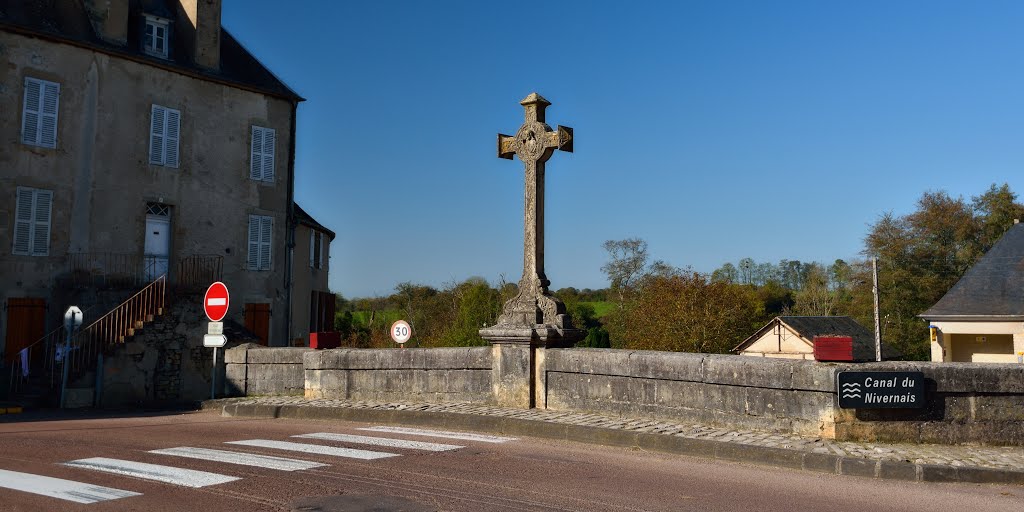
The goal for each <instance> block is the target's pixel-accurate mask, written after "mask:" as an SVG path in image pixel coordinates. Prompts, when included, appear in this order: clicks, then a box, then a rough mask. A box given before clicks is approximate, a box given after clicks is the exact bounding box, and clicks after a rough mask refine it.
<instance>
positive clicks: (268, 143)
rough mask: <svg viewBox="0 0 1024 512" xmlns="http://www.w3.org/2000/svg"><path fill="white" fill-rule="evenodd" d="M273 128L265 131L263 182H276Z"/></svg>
mask: <svg viewBox="0 0 1024 512" xmlns="http://www.w3.org/2000/svg"><path fill="white" fill-rule="evenodd" d="M275 138H276V134H275V133H274V130H273V129H272V128H264V129H263V181H270V182H273V181H274V141H275Z"/></svg>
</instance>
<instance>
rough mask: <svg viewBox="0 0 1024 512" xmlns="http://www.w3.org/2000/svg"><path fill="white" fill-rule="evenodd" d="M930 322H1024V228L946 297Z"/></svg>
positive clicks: (1002, 242)
mask: <svg viewBox="0 0 1024 512" xmlns="http://www.w3.org/2000/svg"><path fill="white" fill-rule="evenodd" d="M920 316H921V317H922V318H926V319H928V320H961V321H962V320H981V321H993V320H996V321H998V320H1008V321H1019V320H1024V224H1014V225H1013V226H1012V227H1010V229H1009V230H1008V231H1007V232H1006V233H1005V234H1004V235H1003V237H1002V238H1000V239H999V241H998V242H996V244H995V245H994V246H992V249H989V251H988V252H987V253H985V255H984V256H982V257H981V259H979V260H978V262H977V263H975V264H974V266H973V267H971V268H970V269H969V270H968V271H967V272H966V273H965V274H964V275H963V277H961V278H960V280H959V281H957V283H956V284H955V285H953V287H952V288H950V289H949V291H948V292H946V294H945V295H943V296H942V298H941V299H939V301H938V302H936V303H935V305H934V306H932V307H930V308H928V310H927V311H925V312H924V313H922V314H921V315H920Z"/></svg>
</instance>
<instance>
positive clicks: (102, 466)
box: [0, 426, 516, 504]
mask: <svg viewBox="0 0 1024 512" xmlns="http://www.w3.org/2000/svg"><path fill="white" fill-rule="evenodd" d="M359 430H363V431H372V432H383V433H391V434H400V435H412V436H427V437H439V438H449V439H459V440H465V441H475V442H484V443H504V442H508V441H514V440H516V438H512V437H499V436H489V435H483V434H473V433H466V432H449V431H440V430H425V429H415V428H405V427H384V426H381V427H369V428H360V429H359ZM291 437H293V438H300V439H316V440H320V441H328V442H335V443H343V444H362V445H369V446H377V447H383V448H394V449H409V450H424V451H431V452H441V451H450V450H457V449H459V448H465V447H464V446H461V445H454V444H442V443H430V442H423V441H410V440H406V439H395V438H388V437H371V436H362V435H351V434H337V433H330V432H315V433H310V434H298V435H293V436H291ZM225 444H230V445H233V446H249V447H256V448H270V449H277V450H286V451H293V452H301V453H309V454H313V455H321V456H331V457H344V458H354V459H360V460H376V459H383V458H389V457H399V456H400V454H397V453H389V452H383V451H371V450H359V449H354V448H344V447H340V446H331V445H322V444H310V443H295V442H289V441H275V440H270V439H245V440H239V441H228V442H226V443H225ZM148 453H152V454H155V455H167V456H173V457H184V458H190V459H197V460H204V461H209V462H219V463H225V464H235V465H243V466H253V467H261V468H266V469H272V470H279V471H302V470H309V469H315V468H320V467H327V466H328V464H323V463H320V462H314V461H307V460H300V459H291V458H285V457H276V456H271V455H263V454H256V453H248V452H245V451H229V450H217V449H212V448H199V447H193V446H178V447H174V448H163V449H158V450H150V451H149V452H148ZM63 465H65V466H68V467H72V468H81V469H88V470H92V471H101V472H105V473H113V474H118V475H126V476H132V477H136V478H141V479H145V480H152V481H158V482H164V483H168V484H173V485H180V486H185V487H193V488H199V487H206V486H210V485H217V484H223V483H227V482H233V481H235V480H240V478H239V477H234V476H229V475H222V474H218V473H211V472H206V471H198V470H193V469H184V468H179V467H174V466H164V465H160V464H149V463H144V462H137V461H130V460H121V459H113V458H106V457H92V458H86V459H78V460H73V461H69V462H65V463H63ZM0 489H12V490H15V491H23V492H28V493H33V494H38V495H42V496H48V497H53V498H57V499H62V500H66V501H72V502H75V503H83V504H88V503H97V502H102V501H108V500H115V499H121V498H130V497H133V496H141V495H142V493H138V492H133V491H127V490H122V489H115V488H112V487H104V486H100V485H93V484H89V483H85V482H76V481H74V480H65V479H61V478H54V477H48V476H43V475H36V474H32V473H21V472H17V471H10V470H4V469H0Z"/></svg>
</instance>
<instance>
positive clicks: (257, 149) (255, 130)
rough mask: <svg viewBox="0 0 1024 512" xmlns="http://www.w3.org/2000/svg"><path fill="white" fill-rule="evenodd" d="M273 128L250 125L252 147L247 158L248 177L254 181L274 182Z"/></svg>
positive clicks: (274, 134) (274, 133)
mask: <svg viewBox="0 0 1024 512" xmlns="http://www.w3.org/2000/svg"><path fill="white" fill-rule="evenodd" d="M275 136H276V132H275V131H274V129H273V128H264V127H262V126H256V125H253V126H252V148H251V151H250V158H249V178H250V179H253V180H256V181H265V182H269V183H273V182H274V142H275Z"/></svg>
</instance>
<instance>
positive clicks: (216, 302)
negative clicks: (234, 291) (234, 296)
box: [206, 297, 228, 306]
mask: <svg viewBox="0 0 1024 512" xmlns="http://www.w3.org/2000/svg"><path fill="white" fill-rule="evenodd" d="M227 303H228V300H227V299H225V298H224V297H221V298H219V299H208V300H207V301H206V305H207V306H223V305H225V304H227Z"/></svg>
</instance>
